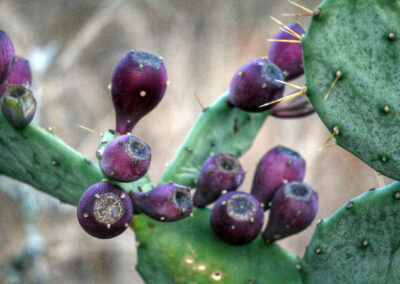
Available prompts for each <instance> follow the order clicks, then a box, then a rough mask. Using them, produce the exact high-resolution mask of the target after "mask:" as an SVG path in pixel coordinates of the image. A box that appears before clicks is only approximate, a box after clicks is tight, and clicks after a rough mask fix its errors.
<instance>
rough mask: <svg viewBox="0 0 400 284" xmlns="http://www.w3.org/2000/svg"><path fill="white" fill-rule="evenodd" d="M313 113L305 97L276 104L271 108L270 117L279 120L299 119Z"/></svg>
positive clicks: (312, 108)
mask: <svg viewBox="0 0 400 284" xmlns="http://www.w3.org/2000/svg"><path fill="white" fill-rule="evenodd" d="M314 112H315V109H314V107H313V106H312V104H311V103H310V101H309V100H308V98H307V97H306V96H305V95H301V96H298V97H295V98H294V99H291V100H287V101H283V102H280V103H278V104H277V105H275V106H274V107H273V108H272V111H271V115H273V116H275V117H279V118H299V117H304V116H307V115H310V114H312V113H314Z"/></svg>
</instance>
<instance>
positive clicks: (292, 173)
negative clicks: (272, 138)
mask: <svg viewBox="0 0 400 284" xmlns="http://www.w3.org/2000/svg"><path fill="white" fill-rule="evenodd" d="M305 171H306V162H305V160H304V159H303V157H301V156H300V155H299V154H298V153H297V152H295V151H293V150H291V149H289V148H286V147H283V146H276V147H274V148H272V149H271V150H269V151H268V152H267V153H266V154H265V155H264V156H263V157H262V158H261V160H260V161H259V162H258V165H257V169H256V173H255V174H254V179H253V186H252V188H251V194H252V195H253V196H254V197H255V198H257V199H258V201H260V202H261V203H263V204H264V209H265V210H267V209H268V208H269V203H270V201H271V200H272V197H273V196H274V193H275V192H276V191H277V190H278V188H279V187H281V186H282V185H283V184H284V183H285V182H290V181H303V179H304V174H305Z"/></svg>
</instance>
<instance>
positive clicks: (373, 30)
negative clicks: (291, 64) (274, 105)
mask: <svg viewBox="0 0 400 284" xmlns="http://www.w3.org/2000/svg"><path fill="white" fill-rule="evenodd" d="M319 8H320V9H321V10H322V13H321V14H320V15H319V16H318V17H314V18H313V19H312V21H311V24H310V26H309V28H308V31H307V33H306V35H305V37H304V39H303V41H302V45H303V57H304V69H305V75H306V81H307V82H306V85H307V87H308V91H307V95H308V97H309V98H310V100H311V103H312V104H313V106H314V107H315V109H316V111H317V113H318V115H319V116H320V118H321V119H322V121H323V122H324V123H325V125H326V126H327V128H328V129H329V130H330V131H331V132H333V130H334V127H336V126H337V127H338V130H339V131H338V132H337V134H336V135H335V138H336V142H337V144H339V145H340V146H342V147H343V148H345V149H347V150H348V151H350V152H352V153H353V154H355V155H356V156H357V157H359V158H360V159H362V160H363V161H364V162H366V163H367V164H368V165H370V166H371V167H372V168H374V169H375V170H376V171H378V172H380V173H382V174H384V175H386V176H388V177H392V178H394V179H400V152H399V151H398V149H399V148H400V139H399V133H400V100H399V99H398V96H399V94H400V80H399V76H400V2H399V1H398V0H379V1H376V0H362V1H355V0H325V1H324V2H323V3H322V4H321V5H320V6H319ZM330 89H331V91H330ZM327 95H328V96H327Z"/></svg>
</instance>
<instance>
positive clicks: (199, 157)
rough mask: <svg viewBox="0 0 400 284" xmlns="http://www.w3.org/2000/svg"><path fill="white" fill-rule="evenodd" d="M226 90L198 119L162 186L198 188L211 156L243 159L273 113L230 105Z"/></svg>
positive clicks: (169, 168) (165, 176)
mask: <svg viewBox="0 0 400 284" xmlns="http://www.w3.org/2000/svg"><path fill="white" fill-rule="evenodd" d="M228 93H229V90H228V91H226V92H225V93H224V94H223V95H222V96H221V97H220V98H219V99H218V100H217V101H216V102H215V103H214V104H212V105H211V106H210V107H208V108H207V109H206V110H205V111H204V112H203V113H202V114H201V115H200V117H199V118H198V120H197V122H196V123H195V125H194V126H193V128H192V130H191V131H190V133H189V134H188V136H187V137H186V139H185V141H184V142H183V145H182V147H181V148H180V150H179V151H178V152H177V154H176V156H175V158H174V159H173V161H172V162H171V163H170V164H169V165H168V167H167V169H166V170H165V172H164V174H163V176H162V177H161V183H164V182H169V181H172V182H174V183H178V184H182V185H186V186H191V187H194V186H195V180H196V179H197V177H198V175H199V173H200V170H201V168H202V166H203V163H204V161H205V160H206V159H207V157H208V156H209V155H210V154H211V153H223V154H227V153H229V154H232V155H234V156H236V157H240V156H241V155H242V154H243V153H244V152H246V151H247V150H248V149H249V148H250V146H251V144H252V143H253V140H254V138H255V136H256V135H257V133H258V131H259V130H260V128H261V126H262V125H263V123H264V121H265V119H266V118H267V116H268V114H269V111H265V112H262V113H249V112H245V111H242V110H240V109H238V108H233V107H229V106H228V105H227V104H226V102H225V101H226V96H227V95H228Z"/></svg>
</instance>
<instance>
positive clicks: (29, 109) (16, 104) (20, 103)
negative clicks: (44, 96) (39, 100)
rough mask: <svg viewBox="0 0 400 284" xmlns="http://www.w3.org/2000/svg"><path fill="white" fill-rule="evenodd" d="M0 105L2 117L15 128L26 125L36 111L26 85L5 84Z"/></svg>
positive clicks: (33, 98) (33, 99)
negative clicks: (5, 87)
mask: <svg viewBox="0 0 400 284" xmlns="http://www.w3.org/2000/svg"><path fill="white" fill-rule="evenodd" d="M0 105H1V111H2V112H3V115H4V117H5V118H6V119H7V121H8V122H9V123H11V124H12V125H13V126H14V127H16V128H24V127H26V126H27V125H28V124H29V123H30V122H31V121H32V119H33V117H34V115H35V112H36V100H35V97H34V96H33V93H32V91H31V90H30V89H29V87H28V86H27V85H7V89H6V92H5V94H4V95H3V97H2V98H1V101H0Z"/></svg>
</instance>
